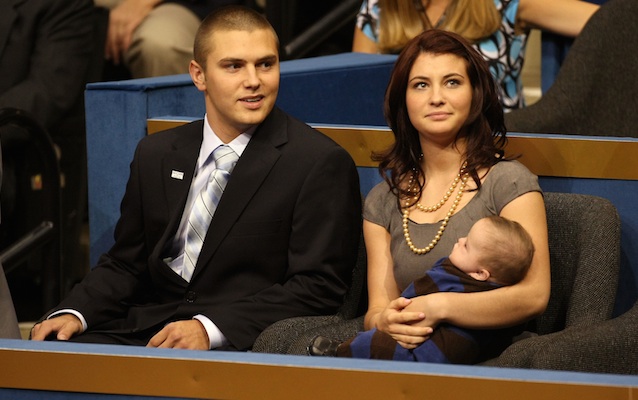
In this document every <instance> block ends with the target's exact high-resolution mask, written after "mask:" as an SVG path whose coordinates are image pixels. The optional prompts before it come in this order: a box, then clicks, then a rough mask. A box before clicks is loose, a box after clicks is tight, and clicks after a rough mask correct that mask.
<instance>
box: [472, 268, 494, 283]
mask: <svg viewBox="0 0 638 400" xmlns="http://www.w3.org/2000/svg"><path fill="white" fill-rule="evenodd" d="M469 275H470V276H471V277H472V278H474V279H476V280H477V281H486V280H488V279H490V276H491V274H490V271H488V270H486V269H485V268H479V269H478V271H474V272H470V274H469Z"/></svg>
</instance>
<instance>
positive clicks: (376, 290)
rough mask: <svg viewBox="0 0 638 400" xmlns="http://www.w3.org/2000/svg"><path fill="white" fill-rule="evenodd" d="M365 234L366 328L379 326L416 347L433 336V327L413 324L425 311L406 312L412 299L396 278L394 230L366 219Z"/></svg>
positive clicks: (404, 342) (405, 345)
mask: <svg viewBox="0 0 638 400" xmlns="http://www.w3.org/2000/svg"><path fill="white" fill-rule="evenodd" d="M363 234H364V239H365V244H366V251H367V256H368V296H369V300H368V312H367V313H366V316H365V322H364V326H365V329H372V328H377V329H378V330H380V331H382V332H385V333H387V334H389V335H390V336H392V337H393V338H394V339H395V340H397V341H398V342H399V343H401V344H402V345H403V346H404V347H407V348H414V347H416V345H418V344H419V343H422V342H423V341H425V340H426V339H427V338H428V337H429V335H430V334H431V333H432V329H431V328H430V327H429V326H416V325H412V324H414V323H416V322H419V321H421V320H423V319H424V318H425V314H424V313H422V312H421V311H419V310H417V311H415V312H405V311H404V308H405V307H406V306H407V305H409V304H410V303H411V302H412V300H411V299H406V298H403V297H399V296H400V295H401V293H400V291H399V289H398V287H397V283H396V280H395V279H394V268H393V265H394V264H393V262H392V255H391V253H390V233H389V232H388V231H387V230H385V228H383V227H382V226H379V225H377V224H374V223H372V222H370V221H366V220H364V221H363Z"/></svg>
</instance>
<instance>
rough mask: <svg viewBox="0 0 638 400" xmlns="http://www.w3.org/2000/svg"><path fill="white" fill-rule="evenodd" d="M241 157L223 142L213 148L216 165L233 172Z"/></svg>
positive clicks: (218, 167)
mask: <svg viewBox="0 0 638 400" xmlns="http://www.w3.org/2000/svg"><path fill="white" fill-rule="evenodd" d="M238 159H239V157H238V156H237V153H235V152H234V151H233V149H231V148H230V147H229V146H227V145H225V144H223V145H221V146H219V147H217V148H216V149H215V150H213V160H215V167H216V168H217V169H222V170H224V171H227V172H228V173H231V172H232V171H233V168H235V164H237V160H238Z"/></svg>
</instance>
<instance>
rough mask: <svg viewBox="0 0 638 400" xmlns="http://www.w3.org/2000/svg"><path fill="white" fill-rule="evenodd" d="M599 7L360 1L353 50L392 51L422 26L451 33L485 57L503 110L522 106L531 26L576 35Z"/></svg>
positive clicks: (510, 0) (529, 1)
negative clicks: (528, 37) (526, 49)
mask: <svg viewBox="0 0 638 400" xmlns="http://www.w3.org/2000/svg"><path fill="white" fill-rule="evenodd" d="M598 8H599V6H598V5H595V4H591V3H588V2H585V1H576V0H364V1H363V4H362V6H361V9H360V11H359V15H358V16H357V24H356V28H355V33H354V41H353V47H352V50H353V51H356V52H366V53H377V52H381V53H395V52H399V51H400V50H401V49H402V48H403V47H404V46H405V45H406V43H407V42H408V41H409V40H410V39H412V38H413V37H415V36H417V35H418V34H419V33H421V32H422V31H424V30H427V29H432V28H440V29H444V30H447V31H451V32H456V33H458V34H459V35H461V36H463V37H464V38H465V39H467V40H469V41H470V42H471V43H472V44H473V46H474V48H476V49H477V50H478V51H479V52H480V53H481V54H482V55H483V58H485V59H486V60H487V61H488V64H489V65H490V71H491V72H492V75H493V76H494V77H495V79H496V81H497V83H498V85H499V87H500V90H501V97H502V99H501V102H502V105H503V107H504V109H505V110H506V111H507V110H510V109H515V108H520V107H523V106H524V99H523V96H522V91H523V88H522V82H521V79H520V75H521V70H522V68H523V62H524V58H525V46H526V43H527V36H528V33H529V30H530V28H539V29H543V30H547V31H551V32H554V33H558V34H561V35H565V36H570V37H575V36H577V35H578V34H579V33H580V31H581V30H582V28H583V26H584V25H585V23H586V22H587V21H588V20H589V17H591V15H592V14H593V13H594V12H596V10H598Z"/></svg>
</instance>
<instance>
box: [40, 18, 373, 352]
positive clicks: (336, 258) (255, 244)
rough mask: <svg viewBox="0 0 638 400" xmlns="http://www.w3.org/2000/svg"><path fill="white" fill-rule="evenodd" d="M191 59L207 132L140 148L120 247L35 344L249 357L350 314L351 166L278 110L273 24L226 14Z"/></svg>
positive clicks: (182, 133)
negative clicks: (260, 341)
mask: <svg viewBox="0 0 638 400" xmlns="http://www.w3.org/2000/svg"><path fill="white" fill-rule="evenodd" d="M194 47H195V52H194V54H195V60H194V61H192V62H191V64H190V74H191V77H192V79H193V82H194V84H195V86H196V87H197V88H198V89H199V90H200V91H202V93H203V94H204V98H205V102H206V116H205V119H204V120H203V121H197V122H194V123H191V124H188V125H185V126H182V127H179V128H175V129H171V130H168V131H165V132H161V133H157V134H154V135H151V136H149V137H147V138H144V139H143V140H142V141H141V142H140V144H139V146H138V148H137V150H136V153H135V157H134V159H133V162H132V164H131V175H130V178H129V182H128V185H127V188H126V193H125V195H124V199H123V201H122V206H121V211H122V214H121V217H120V220H119V222H118V224H117V227H116V230H115V244H114V246H113V247H112V248H111V250H109V251H108V252H107V253H106V254H105V255H103V256H102V257H101V259H100V261H99V262H98V265H97V266H96V267H95V268H94V269H93V270H92V271H91V272H90V273H89V274H88V275H87V277H86V278H85V279H84V280H83V282H82V283H81V284H79V285H78V286H76V288H74V290H73V291H72V292H71V293H70V295H69V296H68V298H67V299H65V300H64V301H63V302H62V303H61V304H60V305H59V306H58V307H56V308H55V309H54V310H52V312H51V313H49V314H47V315H46V318H47V319H45V320H44V321H43V322H41V323H38V324H36V325H35V327H34V328H33V330H32V339H34V340H44V339H45V338H55V339H58V340H68V339H72V340H76V341H84V342H102V343H122V344H137V345H147V346H151V347H173V348H189V349H201V350H205V349H231V350H234V349H236V350H249V349H250V348H251V347H252V345H253V342H254V341H255V339H256V338H257V336H258V335H259V333H260V332H261V331H262V330H263V329H265V328H266V327H267V326H269V325H270V324H272V323H273V322H275V321H278V320H281V319H284V318H288V317H294V316H301V315H320V314H330V313H334V312H335V311H336V309H337V308H338V307H339V306H340V304H341V302H342V300H343V296H344V293H345V291H346V288H347V287H348V285H349V282H350V277H351V271H352V268H353V266H354V263H355V260H356V254H357V245H358V241H359V235H360V225H361V219H360V218H361V204H360V191H359V182H358V175H357V172H356V168H355V166H354V163H353V161H352V159H351V158H350V156H349V155H348V154H347V153H346V152H345V150H343V149H342V148H341V147H339V146H338V145H337V144H335V143H334V142H332V141H331V140H330V139H328V138H327V137H325V136H323V135H322V134H320V133H318V132H317V131H315V130H313V129H311V128H310V127H308V126H307V125H305V124H303V123H302V122H300V121H297V120H295V119H294V118H291V117H290V116H288V115H287V114H285V113H284V112H283V111H281V110H279V109H278V108H277V107H275V100H276V96H277V92H278V88H279V59H278V50H277V49H278V40H277V36H276V34H275V32H274V30H273V29H272V27H271V26H270V24H269V23H268V22H267V21H266V20H265V19H264V18H263V16H261V15H260V14H258V13H256V12H254V11H252V10H250V9H247V8H244V7H239V6H231V7H225V8H222V9H219V10H217V11H216V12H214V13H213V14H211V15H210V16H209V17H207V18H206V19H205V21H204V22H203V23H202V25H201V27H200V29H199V31H198V34H197V37H196V39H195V46H194ZM300 90H303V88H300ZM223 144H225V145H228V147H230V149H232V151H231V152H230V153H233V154H236V156H238V157H239V158H238V160H237V161H236V164H235V166H234V169H232V172H230V178H229V179H228V180H227V182H228V183H227V185H226V186H225V189H223V195H221V200H220V201H219V203H218V204H217V205H216V210H214V212H213V213H212V214H213V216H212V220H211V222H210V227H209V228H208V229H207V231H204V233H202V234H201V236H202V237H203V236H205V238H203V239H204V240H203V245H202V248H201V253H199V256H197V257H195V260H196V261H195V260H193V259H192V258H193V256H192V255H191V252H190V246H191V244H190V243H191V242H189V241H190V239H191V233H190V229H191V225H192V224H191V218H192V216H191V210H195V209H198V205H197V204H198V201H199V200H198V199H197V197H198V196H204V195H203V194H202V193H201V192H200V188H202V187H207V186H206V182H207V180H208V176H209V172H210V171H211V170H213V171H214V170H215V169H216V168H217V166H216V164H217V163H218V162H217V161H215V162H212V163H210V162H207V160H208V159H209V154H211V153H213V150H215V149H216V148H217V147H218V146H219V145H223ZM211 164H215V165H212V166H211ZM220 165H221V162H220ZM219 168H221V167H219ZM220 186H222V187H223V185H221V184H220ZM213 208H214V207H213ZM185 248H186V250H185ZM191 261H192V264H194V270H192V268H190V267H189V265H191V264H190V262H191ZM191 266H192V265H191Z"/></svg>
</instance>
